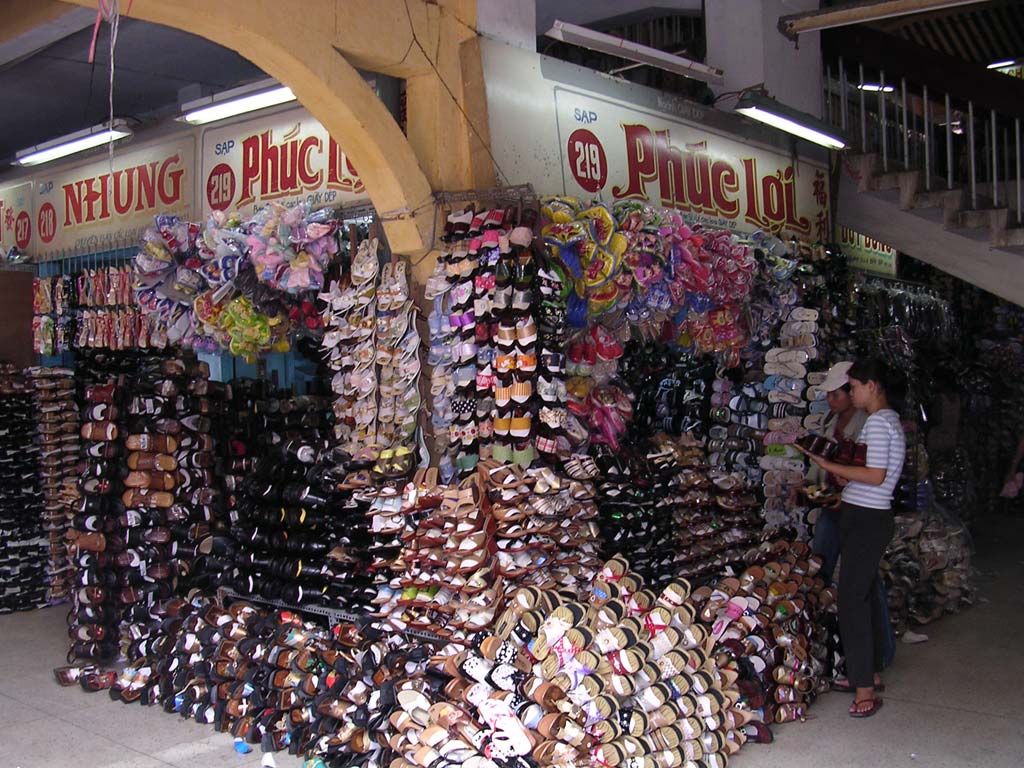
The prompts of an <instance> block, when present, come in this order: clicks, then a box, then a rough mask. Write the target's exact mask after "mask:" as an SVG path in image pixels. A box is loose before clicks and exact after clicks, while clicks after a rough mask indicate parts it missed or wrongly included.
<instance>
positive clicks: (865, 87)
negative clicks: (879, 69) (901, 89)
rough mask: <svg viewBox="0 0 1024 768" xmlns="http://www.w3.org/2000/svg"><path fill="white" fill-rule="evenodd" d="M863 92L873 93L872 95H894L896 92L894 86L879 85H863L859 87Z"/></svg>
mask: <svg viewBox="0 0 1024 768" xmlns="http://www.w3.org/2000/svg"><path fill="white" fill-rule="evenodd" d="M857 88H859V89H860V90H862V91H871V92H872V93H878V92H879V91H881V92H882V93H892V92H893V91H895V90H896V86H894V85H879V84H878V83H861V84H860V85H858V86H857Z"/></svg>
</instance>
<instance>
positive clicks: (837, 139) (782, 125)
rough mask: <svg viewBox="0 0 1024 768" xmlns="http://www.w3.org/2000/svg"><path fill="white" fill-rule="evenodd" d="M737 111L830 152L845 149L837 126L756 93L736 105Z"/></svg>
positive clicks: (750, 93)
mask: <svg viewBox="0 0 1024 768" xmlns="http://www.w3.org/2000/svg"><path fill="white" fill-rule="evenodd" d="M736 111H737V112H739V113H740V114H743V115H746V116H747V117H749V118H752V119H754V120H758V121H760V122H762V123H765V124H766V125H770V126H772V127H773V128H778V129H779V130H780V131H785V132H786V133H791V134H793V135H794V136H798V137H799V138H801V139H806V140H807V141H812V142H814V143H815V144H820V145H821V146H823V147H828V148H829V149H843V148H844V147H845V146H846V140H845V139H843V138H842V134H841V133H840V132H839V131H838V130H836V128H835V127H834V126H832V125H829V124H828V123H826V122H825V121H824V120H819V119H818V118H816V117H814V116H812V115H808V114H807V113H806V112H800V111H799V110H796V109H793V108H792V107H787V106H786V105H785V104H780V103H779V102H777V101H776V100H775V99H773V98H771V97H770V96H765V95H764V94H762V93H757V92H754V91H748V92H746V93H744V94H743V95H742V96H740V100H739V101H738V102H737V103H736Z"/></svg>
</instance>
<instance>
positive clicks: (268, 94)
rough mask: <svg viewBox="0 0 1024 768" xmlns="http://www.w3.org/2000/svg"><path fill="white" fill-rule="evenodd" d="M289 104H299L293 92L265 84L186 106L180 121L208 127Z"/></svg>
mask: <svg viewBox="0 0 1024 768" xmlns="http://www.w3.org/2000/svg"><path fill="white" fill-rule="evenodd" d="M289 101H295V94H294V93H292V89H291V88H288V87H287V86H283V85H281V84H280V83H279V82H277V81H276V80H261V81H260V82H258V83H253V84H252V85H246V86H242V87H241V88H232V89H231V90H230V91H223V92H222V93H215V94H214V95H213V96H206V97H205V98H202V99H196V100H195V101H190V102H188V103H187V104H183V105H182V107H181V112H182V114H181V116H180V117H178V119H179V120H181V121H183V122H186V123H191V124H192V125H205V124H206V123H215V122H217V121H218V120H227V119H228V118H229V117H235V116H236V115H244V114H245V113H246V112H255V111H256V110H258V109H266V108H267V107H276V106H277V105H279V104H287V103H288V102H289Z"/></svg>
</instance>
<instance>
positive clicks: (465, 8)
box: [16, 0, 493, 253]
mask: <svg viewBox="0 0 1024 768" xmlns="http://www.w3.org/2000/svg"><path fill="white" fill-rule="evenodd" d="M65 3H66V4H71V5H77V6H83V7H87V8H95V7H96V3H95V0H65V2H63V3H62V2H56V0H50V1H49V2H46V3H40V2H33V3H30V4H29V5H30V6H31V8H30V13H29V15H30V16H31V15H38V17H39V18H40V20H45V18H46V16H47V14H51V15H52V14H53V13H54V12H55V10H56V9H59V8H60V7H62V6H64V5H65ZM16 4H18V5H25V3H24V2H23V0H21V1H20V2H17V3H16ZM121 5H122V11H125V10H128V6H129V4H128V3H127V2H124V0H122V3H121ZM130 5H131V7H130V16H131V17H132V18H137V19H142V20H144V21H150V22H154V23H157V24H163V25H166V26H170V27H175V28H178V29H181V30H184V31H186V32H190V33H192V34H196V35H200V36H202V37H205V38H207V39H209V40H212V41H213V42H216V43H218V44H220V45H223V46H225V47H227V48H231V49H232V50H234V51H237V52H238V53H239V54H241V55H242V56H245V57H246V58H248V59H249V60H250V61H252V62H253V63H254V64H256V65H257V66H259V67H260V68H261V69H262V70H263V71H265V72H266V73H267V74H269V75H270V76H271V77H274V78H276V79H277V80H279V81H281V82H282V83H285V84H286V85H288V86H289V87H291V89H292V90H293V92H294V93H295V95H296V96H297V97H298V100H299V101H300V102H301V103H302V104H303V106H305V107H306V108H307V109H308V110H309V111H310V112H311V113H312V114H313V115H314V116H315V117H316V118H317V119H318V120H320V122H321V123H323V125H324V126H325V127H326V128H327V130H328V131H329V132H330V134H331V135H332V136H334V138H335V139H337V140H338V142H339V143H340V144H341V145H342V146H344V148H345V151H346V152H347V153H348V154H349V156H350V157H351V158H352V161H353V163H354V164H355V166H356V167H357V168H358V169H359V173H360V176H361V177H362V178H363V180H364V182H365V184H366V189H367V192H368V193H369V195H370V198H371V200H372V201H373V203H374V206H375V207H376V208H377V210H378V212H379V214H380V216H381V219H382V220H383V222H384V226H385V231H386V234H387V236H388V240H389V242H390V244H391V247H392V249H393V250H394V251H396V252H399V253H415V252H422V251H426V250H429V249H430V248H431V247H432V245H433V243H432V242H431V240H432V237H433V234H434V232H435V231H436V223H437V222H436V210H435V206H434V202H433V196H432V193H433V191H434V190H442V189H460V188H470V187H476V186H484V185H489V184H491V183H493V168H492V167H491V166H490V164H489V163H488V162H486V160H485V158H486V152H482V151H481V148H482V147H484V148H485V147H486V145H487V144H488V143H489V137H488V134H487V128H486V106H485V100H484V99H483V98H482V95H481V93H480V92H479V91H482V78H481V77H477V76H475V75H478V73H479V70H480V63H479V49H478V48H477V46H476V44H475V39H476V37H477V32H476V29H475V22H476V2H475V0H435V1H434V2H429V3H428V2H425V1H424V0H304V2H302V3H281V2H279V1H275V0H218V2H213V3H211V2H209V1H208V0H133V2H132V3H131V4H130ZM26 10H29V9H28V8H26ZM18 23H19V24H21V25H22V26H24V25H25V24H27V23H30V21H29V19H28V18H26V16H24V15H23V16H20V17H19V22H18ZM356 67H360V68H362V69H367V70H372V71H376V72H381V73H383V74H387V75H392V76H394V77H400V78H403V79H405V80H406V81H407V103H408V116H409V119H408V122H409V128H408V131H409V136H408V137H406V135H405V134H403V133H402V130H401V128H400V127H399V125H398V124H397V123H396V122H395V120H394V119H393V118H392V116H391V114H390V113H389V112H388V110H387V108H386V107H385V106H384V105H383V103H381V101H380V100H379V99H378V98H377V96H376V94H375V93H374V92H373V91H372V89H371V88H370V87H369V86H368V85H367V83H366V82H365V81H364V80H363V78H362V77H361V76H360V74H359V72H358V71H357V70H356ZM466 83H472V85H469V86H467V85H465V84H466ZM473 89H476V91H477V92H474V90H473ZM453 102H454V103H453Z"/></svg>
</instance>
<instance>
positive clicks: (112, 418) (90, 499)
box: [67, 371, 139, 661]
mask: <svg viewBox="0 0 1024 768" xmlns="http://www.w3.org/2000/svg"><path fill="white" fill-rule="evenodd" d="M98 373H99V374H100V375H102V371H98ZM94 380H95V379H94ZM84 401H85V406H84V408H83V410H82V427H81V436H82V441H83V448H84V451H85V457H86V458H85V465H84V467H83V471H82V473H81V475H80V478H79V489H80V492H81V498H80V500H79V502H78V506H77V507H76V510H75V512H76V514H75V516H74V518H73V520H72V525H71V528H70V529H69V530H68V533H67V537H68V554H69V555H70V556H71V559H72V564H73V565H74V566H75V571H74V587H75V591H74V593H73V594H74V599H73V607H72V611H71V615H70V617H69V623H70V628H69V630H68V631H69V635H70V637H71V642H72V645H71V650H70V651H69V653H68V658H69V659H71V658H77V659H87V660H92V661H109V660H110V659H113V658H114V657H115V656H116V655H117V653H118V642H119V638H120V624H121V611H122V608H123V606H124V605H125V604H126V603H124V602H123V601H121V599H120V597H121V593H120V590H119V586H120V579H119V576H120V572H121V569H122V568H123V567H125V566H127V565H129V564H130V563H131V561H132V560H133V559H134V557H138V556H139V555H138V552H137V550H134V549H133V550H132V552H131V553H129V551H128V541H127V539H126V538H125V537H123V536H120V535H116V534H115V531H120V530H121V520H120V518H121V517H122V512H123V517H124V519H125V522H127V511H126V510H124V504H123V503H122V502H121V500H120V499H119V498H118V497H119V495H120V491H121V483H120V474H121V473H120V464H119V463H118V462H117V461H116V460H117V459H118V457H120V456H122V453H121V451H122V441H121V426H120V418H121V408H122V407H123V406H122V390H121V387H120V386H118V384H117V383H116V380H108V382H107V383H105V384H91V385H86V387H85V390H84ZM133 554H134V557H133ZM127 596H128V597H129V598H132V599H130V600H129V601H128V602H129V603H130V602H134V599H133V598H134V596H133V595H127Z"/></svg>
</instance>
